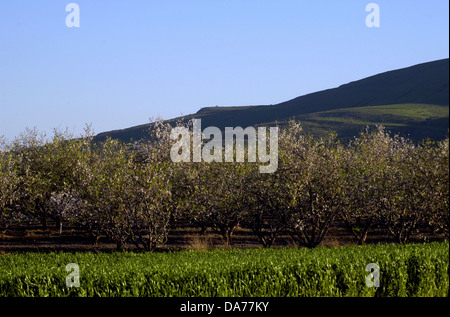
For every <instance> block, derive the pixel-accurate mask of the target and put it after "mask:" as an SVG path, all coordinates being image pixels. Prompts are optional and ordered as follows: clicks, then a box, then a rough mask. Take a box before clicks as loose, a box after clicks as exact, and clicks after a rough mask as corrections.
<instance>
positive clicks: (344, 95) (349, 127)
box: [96, 58, 449, 141]
mask: <svg viewBox="0 0 450 317" xmlns="http://www.w3.org/2000/svg"><path fill="white" fill-rule="evenodd" d="M375 106H382V107H377V108H375ZM371 107H374V108H372V109H370V108H371ZM356 108H359V109H356ZM352 109H353V110H352ZM448 109H449V59H448V58H447V59H442V60H437V61H433V62H428V63H423V64H418V65H415V66H411V67H407V68H402V69H398V70H393V71H389V72H385V73H381V74H378V75H374V76H371V77H368V78H364V79H361V80H357V81H353V82H350V83H348V84H345V85H341V86H339V87H337V88H332V89H327V90H323V91H319V92H315V93H311V94H307V95H304V96H300V97H297V98H294V99H292V100H289V101H286V102H282V103H279V104H276V105H270V106H244V107H206V108H202V109H200V110H199V111H198V112H197V113H195V114H191V115H187V116H184V117H182V118H175V119H172V120H168V121H169V122H175V120H176V119H182V120H190V119H192V118H201V119H202V126H203V127H207V126H216V127H219V128H220V129H224V128H225V127H227V126H230V127H235V126H242V127H247V126H255V125H261V124H274V123H275V122H278V123H283V122H287V121H288V120H289V119H291V118H295V119H297V120H300V121H302V122H304V125H305V130H306V131H307V132H311V133H313V134H324V133H326V132H327V131H330V130H334V131H336V132H337V133H338V135H340V136H341V137H343V138H350V137H352V136H354V135H356V134H357V133H358V132H359V131H360V130H361V129H363V128H364V127H365V125H374V124H383V125H386V126H388V127H389V128H392V131H393V132H396V133H397V132H398V133H402V134H407V135H409V136H411V137H412V138H414V139H422V138H426V137H430V138H443V137H445V136H446V134H447V131H448V127H449V125H448V116H449V115H448V113H449V112H448ZM361 116H363V117H364V118H365V119H361ZM368 118H370V120H367V119H368ZM399 121H400V122H399ZM147 128H148V124H143V125H140V126H135V127H131V128H128V129H123V130H115V131H109V132H104V133H100V134H99V135H97V137H96V139H97V140H104V139H106V138H107V137H108V136H109V137H112V138H118V139H121V140H123V141H129V140H131V139H134V140H139V139H141V138H144V137H146V135H147Z"/></svg>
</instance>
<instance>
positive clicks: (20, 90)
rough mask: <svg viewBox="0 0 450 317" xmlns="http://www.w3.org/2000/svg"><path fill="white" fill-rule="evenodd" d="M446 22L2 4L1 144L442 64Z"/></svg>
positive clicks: (321, 4) (195, 1)
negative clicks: (372, 24) (72, 19)
mask: <svg viewBox="0 0 450 317" xmlns="http://www.w3.org/2000/svg"><path fill="white" fill-rule="evenodd" d="M70 2H75V3H77V4H78V6H79V8H80V27H79V28H76V27H74V28H69V27H67V26H66V17H67V15H69V12H66V10H65V9H66V5H67V4H68V3H70ZM370 2H375V3H377V4H378V6H379V8H380V27H378V28H369V27H367V26H366V17H367V15H368V14H369V12H366V11H365V8H366V5H367V4H368V3H370ZM448 12H449V3H448V1H447V0H366V1H363V0H340V1H336V0H314V1H311V0H305V1H302V0H189V1H188V0H142V1H138V0H109V1H106V0H78V1H76V0H75V1H73V0H66V1H62V0H39V1H36V0H1V1H0V135H4V136H5V137H6V138H7V139H9V140H12V139H13V138H14V137H15V136H17V135H19V134H20V132H22V131H24V130H25V128H26V127H30V128H32V127H36V128H38V129H39V130H41V131H47V132H49V133H50V134H51V131H52V129H53V128H55V127H61V128H66V127H68V128H69V129H70V130H71V131H74V132H75V133H76V134H78V133H80V132H81V131H82V129H83V127H84V125H85V123H89V124H92V126H93V128H94V130H95V132H97V133H99V132H103V131H108V130H112V129H121V128H127V127H130V126H133V125H138V124H143V123H147V122H149V118H151V117H162V118H164V119H169V118H173V117H177V116H179V115H181V114H190V113H193V112H196V111H198V110H199V109H200V108H202V107H206V106H215V105H220V106H244V105H268V104H276V103H279V102H283V101H286V100H289V99H292V98H295V97H297V96H300V95H303V94H307V93H311V92H315V91H318V90H323V89H327V88H333V87H337V86H339V85H341V84H344V83H347V82H350V81H353V80H358V79H361V78H364V77H367V76H370V75H374V74H377V73H380V72H384V71H388V70H393V69H397V68H402V67H407V66H412V65H415V64H418V63H423V62H428V61H432V60H437V59H442V58H448V57H449V40H448V38H449V13H448Z"/></svg>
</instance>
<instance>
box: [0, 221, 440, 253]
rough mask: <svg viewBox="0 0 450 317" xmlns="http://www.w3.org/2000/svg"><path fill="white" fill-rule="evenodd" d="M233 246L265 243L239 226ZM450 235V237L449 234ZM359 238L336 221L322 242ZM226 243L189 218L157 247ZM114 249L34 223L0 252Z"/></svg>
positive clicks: (1, 234) (285, 241) (11, 235)
mask: <svg viewBox="0 0 450 317" xmlns="http://www.w3.org/2000/svg"><path fill="white" fill-rule="evenodd" d="M232 239H233V245H232V247H236V248H258V247H262V245H261V243H260V242H259V240H258V238H257V237H256V236H255V235H253V233H252V232H251V231H250V230H248V229H243V228H240V227H238V228H236V229H235V231H234V233H233V236H232ZM447 239H448V238H447ZM444 240H446V237H444V236H442V235H433V234H432V233H431V231H430V230H428V229H427V228H421V229H420V230H419V232H418V233H416V234H415V235H414V236H413V237H412V238H411V241H410V242H412V243H421V242H430V241H444ZM372 243H395V239H394V238H393V237H392V236H390V235H389V234H388V232H386V231H385V230H383V229H381V228H374V229H373V230H372V231H371V233H369V236H368V238H367V241H366V244H372ZM356 244H357V241H356V239H355V238H354V237H353V236H352V235H351V234H350V233H349V232H348V231H347V229H346V228H345V226H344V225H343V223H336V224H335V225H334V226H333V227H331V228H330V229H329V231H328V234H327V235H326V237H325V238H324V240H323V241H322V243H321V244H320V246H325V247H340V246H347V245H356ZM294 246H295V243H294V241H293V240H292V238H291V237H290V236H289V235H282V236H280V237H279V238H278V239H277V240H276V241H275V243H274V245H273V246H272V247H294ZM224 247H226V245H225V241H224V239H223V238H222V237H221V236H220V235H219V234H217V233H215V232H214V231H213V230H211V229H208V230H207V231H206V233H205V234H204V235H200V230H199V229H198V228H196V227H193V226H191V225H190V224H188V223H186V222H182V221H181V222H178V223H176V224H175V226H174V228H172V229H171V231H170V233H169V236H168V240H167V242H166V243H165V244H164V245H162V246H160V247H159V248H158V249H157V251H175V250H188V249H194V250H206V249H210V248H224ZM124 249H125V250H130V251H135V250H137V249H136V247H135V245H134V244H127V245H125V247H124ZM27 251H31V252H52V251H65V252H86V251H87V252H113V251H116V245H115V244H114V243H112V242H111V241H108V239H106V238H105V237H101V238H100V239H99V240H98V241H97V243H95V239H94V238H92V237H91V236H90V235H89V234H88V233H87V232H85V231H83V230H80V229H79V228H76V227H71V226H66V227H63V230H62V232H61V233H60V231H59V228H56V226H55V225H54V224H49V227H48V229H46V230H44V229H42V227H41V226H39V225H33V226H30V227H10V228H7V229H3V230H0V253H3V254H5V253H11V252H27Z"/></svg>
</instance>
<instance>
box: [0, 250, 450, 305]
mask: <svg viewBox="0 0 450 317" xmlns="http://www.w3.org/2000/svg"><path fill="white" fill-rule="evenodd" d="M69 263H76V264H77V265H78V267H79V276H80V279H79V281H80V285H79V287H72V288H68V287H67V286H66V277H67V275H68V274H69V273H70V272H67V271H66V265H67V264H69ZM369 263H376V264H377V265H378V266H379V268H380V275H379V282H380V285H379V287H378V288H375V287H368V286H366V276H367V275H368V274H369V272H367V271H366V270H365V268H366V266H367V264H369ZM448 267H449V244H448V242H445V243H428V244H409V245H369V246H362V247H360V246H358V247H357V246H350V247H342V248H316V249H246V250H242V249H231V250H210V251H178V252H171V253H133V252H118V253H101V254H93V253H75V254H73V253H24V254H7V255H1V256H0V296H3V297H5V296H89V297H90V296H187V297H197V296H221V297H222V296H250V297H257V296H279V297H286V296H314V297H316V296H433V297H434V296H447V294H448V288H449V275H448Z"/></svg>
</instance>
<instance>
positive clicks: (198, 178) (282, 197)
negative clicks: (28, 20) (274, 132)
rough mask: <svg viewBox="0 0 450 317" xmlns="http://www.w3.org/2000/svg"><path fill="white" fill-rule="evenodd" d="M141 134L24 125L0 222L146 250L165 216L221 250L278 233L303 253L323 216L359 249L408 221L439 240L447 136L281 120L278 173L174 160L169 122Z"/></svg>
mask: <svg viewBox="0 0 450 317" xmlns="http://www.w3.org/2000/svg"><path fill="white" fill-rule="evenodd" d="M151 127H152V128H151V130H150V134H149V139H148V140H145V141H140V142H137V143H130V144H123V143H121V142H119V141H117V140H111V139H109V140H107V141H106V142H102V143H95V142H93V134H92V133H91V132H90V129H89V128H87V129H86V132H85V134H83V135H82V136H81V137H79V138H74V137H73V136H72V135H71V134H70V133H68V132H67V131H66V132H61V131H55V132H54V135H53V137H52V138H51V139H49V140H48V139H46V137H45V136H44V135H41V134H39V133H38V132H37V131H36V130H27V131H26V133H24V134H22V135H21V136H20V137H18V138H17V139H16V140H14V141H13V142H10V143H6V142H3V143H2V146H1V151H0V199H1V200H0V227H2V228H7V227H8V226H9V225H11V224H21V225H26V224H30V223H33V222H39V223H41V224H42V225H43V226H44V227H46V226H47V222H48V221H49V220H50V219H51V220H54V221H56V223H58V224H59V226H60V230H62V225H63V223H69V222H70V223H71V224H73V225H77V226H79V227H80V228H83V229H85V230H87V231H88V232H89V233H91V234H92V236H93V237H97V238H98V237H101V236H106V237H107V238H109V239H110V240H112V241H114V243H116V245H117V248H118V249H120V248H122V247H123V246H124V244H125V243H134V244H135V245H136V246H137V247H138V248H142V249H145V250H153V249H154V248H155V247H157V246H158V245H160V244H163V243H164V242H165V241H166V239H167V236H168V233H169V230H170V229H171V226H172V225H173V223H174V221H175V220H176V219H177V218H179V217H184V218H187V219H189V221H190V222H191V223H192V224H193V225H196V226H198V227H199V228H202V231H203V232H205V231H206V229H207V228H212V229H214V230H216V231H217V232H218V233H220V234H221V235H222V236H223V237H224V239H225V241H226V243H227V244H231V243H232V234H233V231H234V230H235V228H236V227H238V226H241V227H245V228H249V229H251V230H252V232H253V233H254V234H255V235H256V236H257V237H258V238H259V240H260V242H261V243H262V244H263V245H264V246H271V245H272V244H273V243H274V241H275V239H276V238H277V237H279V236H280V235H281V234H286V233H287V234H290V235H291V237H292V238H293V239H294V241H296V242H297V243H298V244H299V245H301V246H306V247H315V246H317V245H318V244H319V243H320V242H321V241H322V240H323V238H324V237H325V235H326V234H327V231H328V229H329V228H330V226H332V225H333V223H334V222H335V220H336V219H337V218H338V217H339V219H341V220H343V221H344V223H345V225H346V226H347V228H348V230H349V231H350V232H351V233H352V234H353V235H354V237H355V238H356V239H357V240H358V242H359V243H361V244H363V243H364V242H365V241H366V239H367V237H368V235H369V234H370V232H371V230H372V229H373V228H374V226H380V225H382V226H383V227H384V228H385V229H386V230H388V231H389V232H390V233H391V234H392V235H393V236H394V237H395V238H396V240H397V241H398V242H399V243H405V242H407V241H408V240H409V239H410V237H411V235H413V234H414V233H415V232H416V230H417V229H418V228H419V227H420V226H427V227H429V228H430V230H432V231H433V232H435V233H441V234H445V235H446V236H448V225H449V139H448V137H447V139H445V140H442V141H438V142H434V141H424V142H422V143H420V144H418V145H417V144H414V143H413V142H411V141H410V140H408V139H404V138H401V137H399V136H392V135H390V133H388V132H386V131H385V130H384V128H382V127H378V128H377V129H376V130H374V131H369V130H367V131H365V132H363V133H361V134H360V136H359V137H357V138H355V139H353V140H352V141H350V142H348V143H342V142H340V141H338V140H337V139H336V138H335V137H334V136H330V137H327V138H315V137H312V136H309V135H306V134H304V133H303V131H302V128H301V125H300V124H299V123H295V122H291V123H290V124H289V126H288V127H286V128H283V129H282V130H281V131H280V135H279V136H278V139H279V144H278V160H279V163H278V170H277V171H276V172H275V173H272V174H263V173H260V172H259V163H258V162H255V163H248V162H246V163H222V162H211V163H205V162H201V163H189V162H180V163H174V162H172V161H171V159H170V154H169V153H170V149H171V146H172V145H173V144H174V142H175V140H171V139H170V134H169V132H170V129H171V127H170V126H168V125H165V124H163V123H162V122H155V123H154V124H152V125H151Z"/></svg>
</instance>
